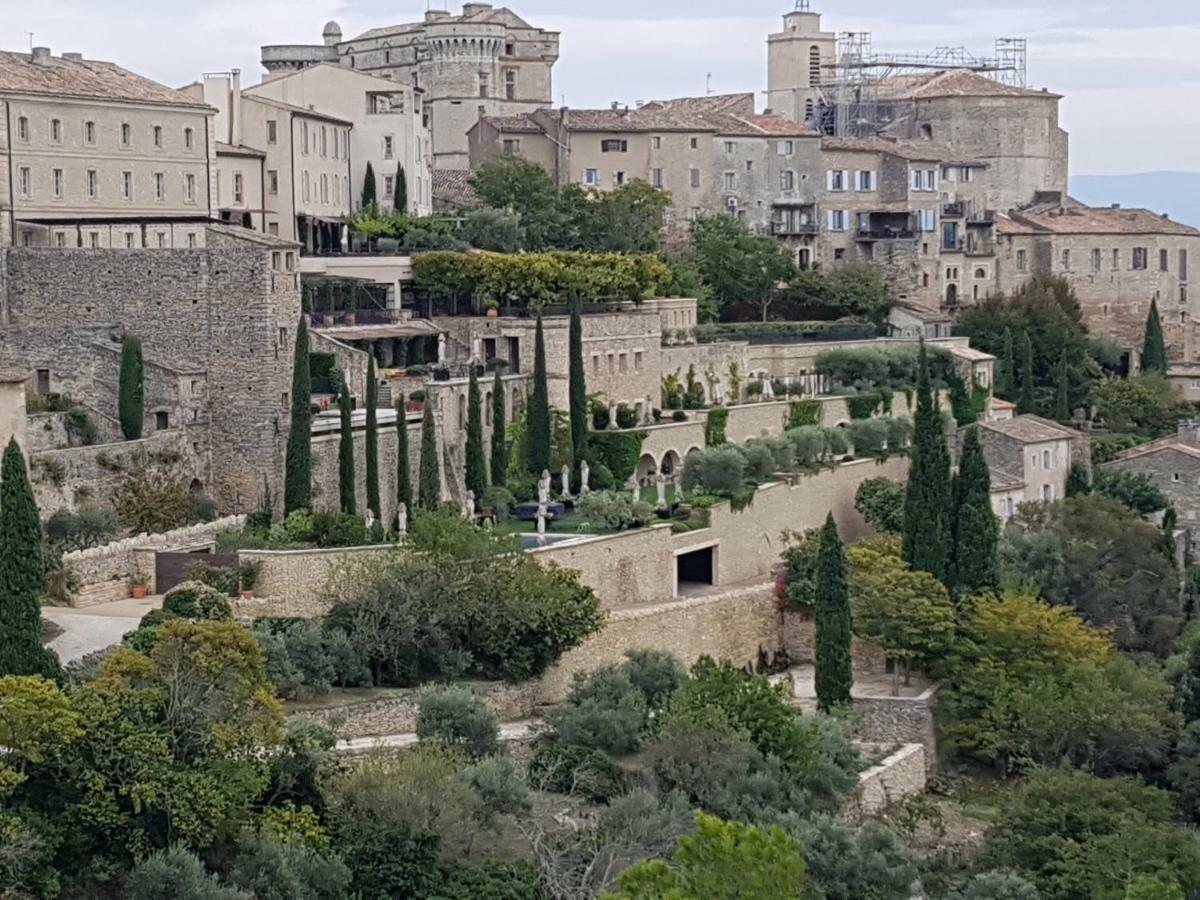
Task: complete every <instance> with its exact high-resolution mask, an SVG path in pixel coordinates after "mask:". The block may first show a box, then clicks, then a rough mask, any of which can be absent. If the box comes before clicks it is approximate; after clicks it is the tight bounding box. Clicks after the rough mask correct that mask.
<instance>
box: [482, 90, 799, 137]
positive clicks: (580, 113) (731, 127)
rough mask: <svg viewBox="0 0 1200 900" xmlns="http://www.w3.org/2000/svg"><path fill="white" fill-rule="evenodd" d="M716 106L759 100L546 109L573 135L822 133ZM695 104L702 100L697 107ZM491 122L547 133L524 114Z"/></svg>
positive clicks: (515, 129)
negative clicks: (633, 106)
mask: <svg viewBox="0 0 1200 900" xmlns="http://www.w3.org/2000/svg"><path fill="white" fill-rule="evenodd" d="M710 100H714V101H724V102H717V103H714V104H713V106H714V107H729V108H733V107H736V106H738V105H740V104H742V102H743V100H749V102H750V108H751V109H753V95H751V94H746V95H744V96H743V95H740V94H734V95H729V96H727V97H725V98H715V97H684V98H682V99H679V100H664V101H655V102H653V103H646V104H644V105H642V106H640V107H637V108H635V109H627V108H624V107H619V108H617V109H570V108H568V109H565V110H563V109H555V110H543V111H541V114H542V115H545V116H549V117H550V118H551V119H552V120H559V119H561V118H562V117H563V116H564V115H565V116H566V125H567V129H568V130H569V131H585V132H586V131H601V132H617V133H628V134H635V133H636V134H641V133H646V132H651V131H660V132H661V131H683V132H707V133H710V134H717V135H727V136H731V137H734V136H738V137H810V136H811V137H816V136H817V135H818V132H817V131H816V130H814V129H813V128H812V127H811V126H809V125H806V124H803V123H800V122H793V121H792V120H790V119H786V118H784V117H783V116H775V115H758V114H755V113H753V112H749V113H741V112H737V113H734V112H729V111H728V110H727V109H724V108H712V109H710V108H707V107H706V102H707V101H710ZM692 101H696V102H695V103H693V102H692ZM485 118H486V120H487V122H488V123H489V124H491V125H493V126H495V127H496V128H498V129H499V130H500V131H503V132H511V133H519V134H529V133H533V134H536V133H538V132H541V131H543V128H542V126H541V125H539V124H538V119H537V116H535V115H533V114H531V113H520V114H517V115H512V116H487V117H485Z"/></svg>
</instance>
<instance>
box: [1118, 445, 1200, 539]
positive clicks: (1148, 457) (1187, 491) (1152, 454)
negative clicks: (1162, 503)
mask: <svg viewBox="0 0 1200 900" xmlns="http://www.w3.org/2000/svg"><path fill="white" fill-rule="evenodd" d="M1101 468H1102V469H1105V470H1107V471H1111V472H1136V473H1139V474H1142V475H1145V476H1147V477H1148V478H1149V479H1150V480H1151V481H1152V482H1153V483H1154V486H1155V487H1157V488H1158V489H1159V490H1160V491H1162V494H1163V496H1164V497H1166V498H1167V501H1168V502H1169V503H1170V504H1171V507H1172V508H1173V509H1174V510H1175V512H1176V514H1177V515H1178V527H1179V528H1181V529H1183V530H1184V531H1185V532H1187V534H1188V540H1189V542H1190V545H1191V548H1192V551H1193V552H1195V551H1196V550H1197V549H1198V548H1200V430H1198V426H1197V424H1196V423H1195V422H1181V423H1180V424H1179V427H1178V433H1177V434H1176V435H1175V436H1174V437H1169V438H1163V439H1161V440H1157V441H1152V442H1150V443H1148V444H1142V445H1141V446H1140V447H1134V448H1132V449H1130V450H1126V451H1125V452H1124V453H1121V454H1120V455H1119V456H1117V458H1116V459H1114V460H1111V461H1110V462H1107V463H1104V464H1103V465H1101Z"/></svg>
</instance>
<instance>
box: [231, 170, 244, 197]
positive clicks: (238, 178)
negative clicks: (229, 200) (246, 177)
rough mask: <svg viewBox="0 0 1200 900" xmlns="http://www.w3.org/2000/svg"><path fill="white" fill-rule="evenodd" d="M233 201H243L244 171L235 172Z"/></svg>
mask: <svg viewBox="0 0 1200 900" xmlns="http://www.w3.org/2000/svg"><path fill="white" fill-rule="evenodd" d="M233 202H234V203H241V202H242V173H241V172H234V173H233Z"/></svg>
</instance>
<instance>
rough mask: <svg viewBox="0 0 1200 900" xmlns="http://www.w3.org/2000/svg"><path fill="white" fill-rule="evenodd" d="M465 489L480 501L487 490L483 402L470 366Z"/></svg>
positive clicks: (476, 379)
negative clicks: (473, 493)
mask: <svg viewBox="0 0 1200 900" xmlns="http://www.w3.org/2000/svg"><path fill="white" fill-rule="evenodd" d="M466 477H467V490H469V491H474V492H475V500H476V501H482V500H483V493H484V491H486V490H487V461H486V460H485V459H484V456H483V403H482V401H481V400H480V397H479V379H478V378H477V377H476V376H475V367H474V366H471V380H470V383H469V384H468V385H467V474H466Z"/></svg>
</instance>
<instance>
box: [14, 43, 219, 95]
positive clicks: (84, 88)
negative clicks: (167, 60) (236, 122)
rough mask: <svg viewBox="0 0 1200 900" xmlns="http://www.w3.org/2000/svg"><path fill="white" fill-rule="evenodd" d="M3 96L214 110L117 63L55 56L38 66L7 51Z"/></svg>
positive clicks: (22, 56)
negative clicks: (16, 95) (32, 96)
mask: <svg viewBox="0 0 1200 900" xmlns="http://www.w3.org/2000/svg"><path fill="white" fill-rule="evenodd" d="M0 94H36V95H43V96H48V95H56V96H64V97H86V98H89V99H97V100H125V101H128V102H131V103H154V104H159V105H164V106H187V107H192V108H195V109H211V107H209V106H207V104H205V103H202V102H200V101H198V100H194V99H192V98H191V97H189V96H187V95H186V94H184V93H182V92H180V91H177V90H175V89H174V88H169V87H167V86H166V85H165V84H159V83H158V82H157V81H152V80H151V79H149V78H145V77H143V76H141V75H138V74H136V73H134V72H130V71H129V70H128V69H122V68H121V67H120V66H118V65H116V64H114V63H110V62H101V61H100V60H96V59H64V58H63V57H61V56H51V57H49V58H48V59H47V60H46V61H45V63H44V64H43V63H36V64H35V63H34V62H33V57H32V55H31V54H29V53H13V52H10V51H6V50H0Z"/></svg>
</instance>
